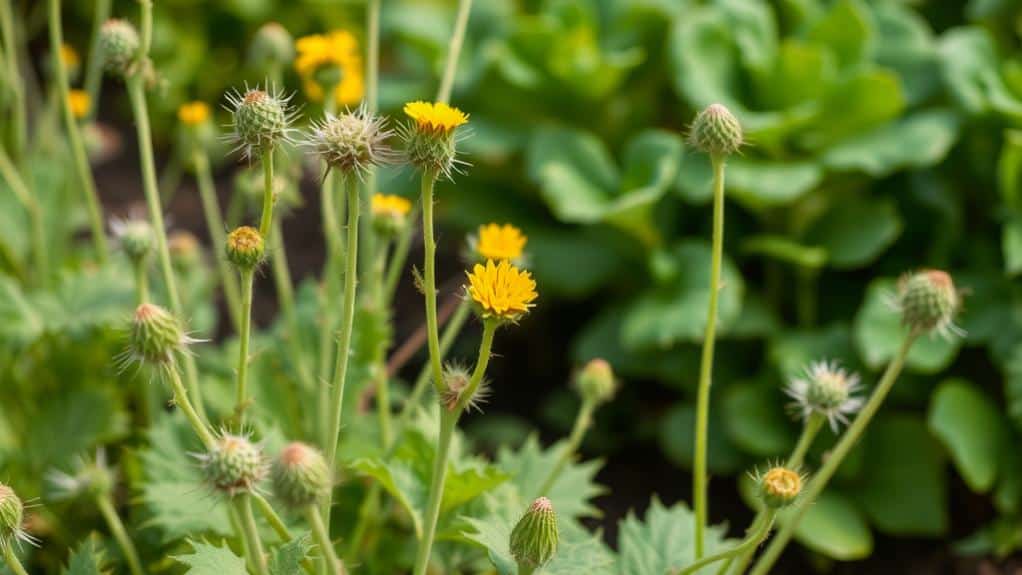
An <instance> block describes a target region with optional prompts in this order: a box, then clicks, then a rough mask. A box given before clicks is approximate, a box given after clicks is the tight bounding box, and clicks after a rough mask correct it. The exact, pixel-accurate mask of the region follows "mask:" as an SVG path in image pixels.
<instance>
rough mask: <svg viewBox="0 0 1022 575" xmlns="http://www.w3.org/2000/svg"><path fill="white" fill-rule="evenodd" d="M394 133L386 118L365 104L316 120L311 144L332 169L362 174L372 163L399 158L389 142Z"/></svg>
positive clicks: (388, 162)
mask: <svg viewBox="0 0 1022 575" xmlns="http://www.w3.org/2000/svg"><path fill="white" fill-rule="evenodd" d="M393 133H394V132H393V131H391V130H388V129H387V121H386V120H385V119H383V118H381V117H379V116H373V115H371V114H369V112H368V111H367V110H366V108H365V107H361V108H359V109H357V110H355V111H354V112H347V113H344V114H341V115H339V116H335V115H333V114H327V115H326V118H324V119H323V120H322V121H320V122H316V123H313V125H312V132H311V134H310V136H309V140H308V142H307V145H308V147H310V148H311V149H312V150H314V151H315V152H316V154H317V155H318V156H319V157H320V159H322V160H323V162H324V163H326V164H327V166H329V167H330V168H332V169H337V170H340V171H341V172H343V173H345V174H352V173H354V174H359V175H361V174H364V173H365V172H366V171H368V170H369V168H371V167H372V166H378V165H381V164H390V163H393V162H394V161H395V159H396V155H395V154H394V151H393V150H392V149H391V148H390V146H388V145H387V138H389V137H390V136H392V135H393Z"/></svg>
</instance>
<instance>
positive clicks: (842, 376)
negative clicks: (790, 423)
mask: <svg viewBox="0 0 1022 575" xmlns="http://www.w3.org/2000/svg"><path fill="white" fill-rule="evenodd" d="M858 389H859V375H858V374H856V373H849V372H847V371H845V370H844V369H843V368H841V367H840V366H839V365H838V363H837V362H836V361H817V362H813V363H811V364H809V366H808V367H807V368H806V369H805V373H804V374H803V375H802V376H801V377H795V378H792V380H791V382H789V383H788V386H787V387H785V388H784V392H785V393H786V394H788V396H790V397H791V398H792V399H794V400H795V402H794V404H793V405H792V408H793V409H794V410H795V411H796V412H797V413H798V414H799V416H800V417H801V418H802V419H808V418H809V417H810V416H811V415H813V414H818V415H821V416H823V417H826V418H827V421H829V422H830V428H831V429H833V430H834V432H835V433H836V432H837V429H838V424H839V423H848V415H850V414H852V413H855V412H856V411H859V409H860V408H861V407H862V398H861V397H854V395H853V394H854V393H855V392H856V391H858Z"/></svg>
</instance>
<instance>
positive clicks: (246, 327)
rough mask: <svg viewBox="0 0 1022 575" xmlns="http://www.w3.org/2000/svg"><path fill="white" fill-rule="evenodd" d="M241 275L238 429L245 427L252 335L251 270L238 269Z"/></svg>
mask: <svg viewBox="0 0 1022 575" xmlns="http://www.w3.org/2000/svg"><path fill="white" fill-rule="evenodd" d="M239 275H240V276H241V331H240V332H239V333H238V381H237V387H236V395H235V398H234V417H235V419H236V420H237V422H238V429H244V428H245V411H246V410H247V409H248V344H249V340H250V339H251V335H252V283H253V276H254V273H253V270H252V269H243V270H240V272H239Z"/></svg>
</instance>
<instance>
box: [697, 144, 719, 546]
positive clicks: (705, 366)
mask: <svg viewBox="0 0 1022 575" xmlns="http://www.w3.org/2000/svg"><path fill="white" fill-rule="evenodd" d="M711 161H712V163H713V256H712V260H711V262H710V300H709V305H708V309H707V313H706V334H705V336H704V337H703V355H702V361H701V363H700V366H699V390H698V395H697V399H696V429H695V458H694V465H693V469H692V491H693V493H692V500H693V501H694V502H695V503H694V507H695V557H696V559H700V558H701V557H702V556H703V550H704V537H705V535H704V533H705V529H706V434H707V427H708V424H709V418H710V384H711V382H712V376H713V346H714V342H715V338H716V331H717V296H718V295H719V293H720V262H721V259H722V258H723V253H724V158H723V157H721V156H717V155H714V156H712V157H711Z"/></svg>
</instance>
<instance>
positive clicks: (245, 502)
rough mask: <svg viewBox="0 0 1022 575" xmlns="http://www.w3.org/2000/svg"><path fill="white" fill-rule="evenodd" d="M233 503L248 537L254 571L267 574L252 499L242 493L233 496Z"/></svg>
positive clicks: (262, 574) (264, 553) (260, 574)
mask: <svg viewBox="0 0 1022 575" xmlns="http://www.w3.org/2000/svg"><path fill="white" fill-rule="evenodd" d="M233 503H234V505H236V506H237V508H238V513H239V514H240V515H241V527H242V530H243V531H244V532H245V538H246V539H248V545H249V550H250V551H251V554H252V557H253V560H254V561H253V562H254V563H255V570H256V573H258V575H269V571H268V570H267V569H266V552H265V551H263V542H262V540H261V539H259V528H258V526H257V525H256V521H255V515H253V514H252V499H251V497H249V494H247V493H242V494H241V495H237V496H235V497H234V501H233Z"/></svg>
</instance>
